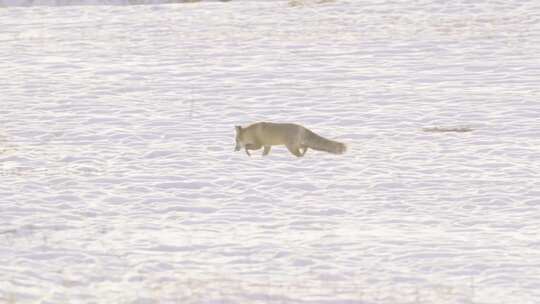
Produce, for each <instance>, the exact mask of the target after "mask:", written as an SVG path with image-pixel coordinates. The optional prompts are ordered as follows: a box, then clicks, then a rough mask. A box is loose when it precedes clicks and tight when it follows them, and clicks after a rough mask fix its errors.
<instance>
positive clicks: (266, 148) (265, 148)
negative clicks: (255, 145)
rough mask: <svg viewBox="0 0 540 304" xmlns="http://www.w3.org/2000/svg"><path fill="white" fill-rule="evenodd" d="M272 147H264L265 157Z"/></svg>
mask: <svg viewBox="0 0 540 304" xmlns="http://www.w3.org/2000/svg"><path fill="white" fill-rule="evenodd" d="M271 148H272V146H264V151H263V156H265V155H268V153H270V149H271Z"/></svg>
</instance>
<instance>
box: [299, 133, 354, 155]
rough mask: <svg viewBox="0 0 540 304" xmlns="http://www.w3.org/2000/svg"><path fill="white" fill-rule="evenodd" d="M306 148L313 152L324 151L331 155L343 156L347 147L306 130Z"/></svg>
mask: <svg viewBox="0 0 540 304" xmlns="http://www.w3.org/2000/svg"><path fill="white" fill-rule="evenodd" d="M305 143H306V146H308V147H309V148H311V149H313V150H319V151H325V152H329V153H333V154H343V153H345V151H347V146H346V145H345V144H344V143H340V142H337V141H334V140H330V139H326V138H324V137H322V136H320V135H318V134H316V133H315V132H313V131H310V130H307V129H306V139H305Z"/></svg>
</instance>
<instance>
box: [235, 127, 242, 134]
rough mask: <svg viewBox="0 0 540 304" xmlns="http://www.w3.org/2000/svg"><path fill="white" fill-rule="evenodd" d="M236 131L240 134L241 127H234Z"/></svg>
mask: <svg viewBox="0 0 540 304" xmlns="http://www.w3.org/2000/svg"><path fill="white" fill-rule="evenodd" d="M234 128H235V129H236V132H238V133H240V131H242V127H241V126H235V127H234Z"/></svg>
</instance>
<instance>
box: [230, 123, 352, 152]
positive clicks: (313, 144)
mask: <svg viewBox="0 0 540 304" xmlns="http://www.w3.org/2000/svg"><path fill="white" fill-rule="evenodd" d="M235 129H236V147H235V149H234V150H235V151H240V150H241V149H242V148H243V149H244V150H245V151H246V153H247V155H249V156H251V154H250V153H249V150H259V149H260V148H264V150H263V155H268V153H270V149H271V147H272V146H276V145H284V146H285V147H287V149H288V150H289V151H290V152H291V153H292V154H294V155H296V156H297V157H301V156H304V154H306V152H307V150H308V148H311V149H313V150H319V151H326V152H329V153H333V154H342V153H344V152H345V150H346V149H347V148H346V146H345V144H343V143H340V142H337V141H333V140H330V139H326V138H324V137H322V136H320V135H317V134H315V133H314V132H313V131H311V130H309V129H307V128H304V127H302V126H301V125H297V124H292V123H271V122H258V123H254V124H252V125H249V126H247V127H245V128H243V127H241V126H236V127H235Z"/></svg>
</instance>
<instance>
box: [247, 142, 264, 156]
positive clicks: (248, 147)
mask: <svg viewBox="0 0 540 304" xmlns="http://www.w3.org/2000/svg"><path fill="white" fill-rule="evenodd" d="M260 148H261V145H256V144H247V145H246V154H247V155H249V157H251V154H250V153H249V150H259V149H260Z"/></svg>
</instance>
